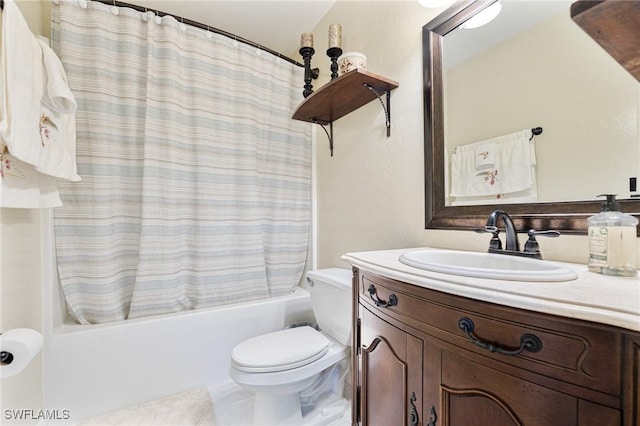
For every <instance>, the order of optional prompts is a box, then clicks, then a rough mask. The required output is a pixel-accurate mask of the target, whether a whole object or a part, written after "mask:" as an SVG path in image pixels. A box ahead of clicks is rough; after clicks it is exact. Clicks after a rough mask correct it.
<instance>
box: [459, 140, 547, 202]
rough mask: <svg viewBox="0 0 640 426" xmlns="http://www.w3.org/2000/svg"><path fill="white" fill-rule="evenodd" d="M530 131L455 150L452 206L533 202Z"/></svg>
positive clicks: (533, 188)
mask: <svg viewBox="0 0 640 426" xmlns="http://www.w3.org/2000/svg"><path fill="white" fill-rule="evenodd" d="M531 135H532V132H531V130H530V129H526V130H521V131H519V132H515V133H512V134H508V135H504V136H499V137H496V138H492V139H487V140H483V141H479V142H475V143H472V144H468V145H463V146H459V147H457V148H456V152H455V153H454V154H453V155H452V156H451V192H450V195H451V196H452V197H456V198H455V201H454V204H458V205H461V204H477V203H478V202H480V201H482V202H486V201H488V200H492V201H494V202H495V201H502V202H513V200H514V198H518V199H522V198H523V197H524V199H526V200H531V199H532V198H534V199H535V198H537V189H536V175H535V165H536V158H535V148H534V143H533V139H532V138H531Z"/></svg>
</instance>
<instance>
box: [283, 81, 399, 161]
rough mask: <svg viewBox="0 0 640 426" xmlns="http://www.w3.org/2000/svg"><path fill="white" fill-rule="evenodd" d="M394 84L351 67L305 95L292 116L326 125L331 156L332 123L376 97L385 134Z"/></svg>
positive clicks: (395, 83) (395, 84)
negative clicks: (328, 126) (382, 118)
mask: <svg viewBox="0 0 640 426" xmlns="http://www.w3.org/2000/svg"><path fill="white" fill-rule="evenodd" d="M396 87H398V82H396V81H393V80H390V79H388V78H385V77H382V76H379V75H377V74H374V73H372V72H369V71H365V70H362V69H355V70H352V71H349V72H348V73H346V74H343V75H342V76H340V77H337V78H334V79H333V80H331V81H330V82H329V83H327V84H325V85H324V86H322V87H320V88H319V89H318V90H316V91H315V92H313V93H312V94H311V95H309V96H308V97H307V98H306V99H305V100H304V101H302V103H301V104H300V105H299V106H298V109H297V110H296V111H295V113H294V114H293V119H294V120H300V121H307V122H309V123H315V124H320V125H322V126H323V129H324V126H325V125H327V124H328V125H330V126H331V133H329V132H327V130H326V129H324V130H325V132H326V133H327V136H328V137H329V144H330V149H331V155H333V122H334V121H336V120H337V119H339V118H341V117H343V116H345V115H347V114H349V113H350V112H352V111H355V110H356V109H358V108H360V107H361V106H364V105H366V104H368V103H369V102H371V101H373V100H375V99H376V98H377V99H380V101H381V102H382V106H383V108H384V109H385V116H386V121H387V122H386V126H387V136H389V131H390V123H391V118H390V105H389V103H390V99H389V94H390V93H391V91H392V90H393V89H395V88H396ZM382 94H386V96H387V104H386V107H385V104H384V102H383V101H382V98H381V96H382Z"/></svg>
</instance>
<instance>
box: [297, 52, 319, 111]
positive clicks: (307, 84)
mask: <svg viewBox="0 0 640 426" xmlns="http://www.w3.org/2000/svg"><path fill="white" fill-rule="evenodd" d="M314 53H316V51H315V49H314V48H313V47H308V46H304V47H301V48H300V55H302V59H303V60H304V90H303V91H302V96H304V97H305V98H306V97H307V96H309V95H310V94H312V93H313V85H312V84H311V79H315V78H318V75H319V74H320V70H319V69H317V68H314V69H311V57H312V56H313V54H314Z"/></svg>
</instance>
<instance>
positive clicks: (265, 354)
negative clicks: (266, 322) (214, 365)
mask: <svg viewBox="0 0 640 426" xmlns="http://www.w3.org/2000/svg"><path fill="white" fill-rule="evenodd" d="M329 346H330V341H329V339H327V337H325V336H324V335H322V334H321V333H320V332H318V331H316V330H315V329H313V328H311V327H309V326H303V327H294V328H289V329H285V330H280V331H276V332H272V333H267V334H263V335H261V336H257V337H253V338H251V339H248V340H245V341H244V342H242V343H240V344H239V345H237V346H236V347H235V348H234V349H233V351H232V353H231V362H232V364H233V366H234V367H235V368H237V369H238V370H241V371H246V372H251V373H272V372H278V371H285V370H291V369H294V368H298V367H302V366H304V365H307V364H310V363H312V362H314V361H316V360H318V359H320V358H322V357H323V356H324V355H325V354H326V353H327V352H328V351H329Z"/></svg>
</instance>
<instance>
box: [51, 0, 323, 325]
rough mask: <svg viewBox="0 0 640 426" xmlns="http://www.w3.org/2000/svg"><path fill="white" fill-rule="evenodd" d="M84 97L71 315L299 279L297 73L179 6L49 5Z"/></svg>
mask: <svg viewBox="0 0 640 426" xmlns="http://www.w3.org/2000/svg"><path fill="white" fill-rule="evenodd" d="M52 45H53V48H54V50H55V51H56V52H57V53H58V55H59V56H60V58H61V60H62V63H63V65H64V67H65V70H66V72H67V76H68V79H69V86H70V87H71V90H72V91H73V93H74V95H75V96H76V100H77V103H78V112H77V114H76V119H77V157H78V173H79V174H80V175H81V176H82V182H79V183H73V184H65V183H61V184H60V194H61V198H62V200H63V203H64V206H63V207H60V208H57V209H56V210H55V213H54V217H55V218H54V224H55V235H56V256H57V262H58V275H59V277H60V283H61V285H62V289H63V292H64V295H65V298H66V302H67V306H68V309H69V312H70V314H71V315H72V316H73V317H74V318H75V319H76V320H77V321H78V322H80V323H83V324H91V323H104V322H110V321H117V320H122V319H128V318H138V317H143V316H148V315H156V314H165V313H170V312H178V311H183V310H188V309H198V308H204V307H210V306H216V305H221V304H227V303H234V302H241V301H247V300H254V299H259V298H266V297H273V296H279V295H283V294H287V293H289V292H291V291H292V290H293V289H294V288H295V286H296V285H297V284H298V282H299V280H300V279H301V276H302V273H303V270H304V264H305V259H306V254H307V247H308V239H309V237H308V236H309V224H310V214H311V185H310V176H311V172H310V170H311V148H310V145H311V144H310V131H311V130H310V126H309V125H308V124H305V123H302V122H296V121H293V120H291V116H292V113H293V110H294V109H295V107H296V106H297V105H298V103H299V102H300V101H301V100H302V95H301V90H300V86H301V84H300V83H301V82H302V81H303V80H304V77H303V70H302V69H301V68H300V67H297V66H295V65H293V64H290V63H288V62H286V61H284V60H282V59H279V58H277V57H275V56H273V55H271V54H269V53H267V52H264V51H261V50H257V49H256V48H254V47H251V46H249V45H246V44H242V43H238V42H236V41H234V40H232V39H230V38H228V37H225V36H221V35H217V34H213V33H211V32H208V31H205V30H201V29H198V28H194V27H191V26H186V25H184V24H182V23H180V22H177V21H176V20H175V19H174V18H172V17H168V16H165V17H162V18H160V17H158V16H155V15H154V14H153V13H152V12H146V13H142V12H137V11H134V10H133V9H130V8H123V7H114V6H111V5H105V4H102V3H98V2H77V1H71V2H69V1H59V2H56V4H53V13H52Z"/></svg>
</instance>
